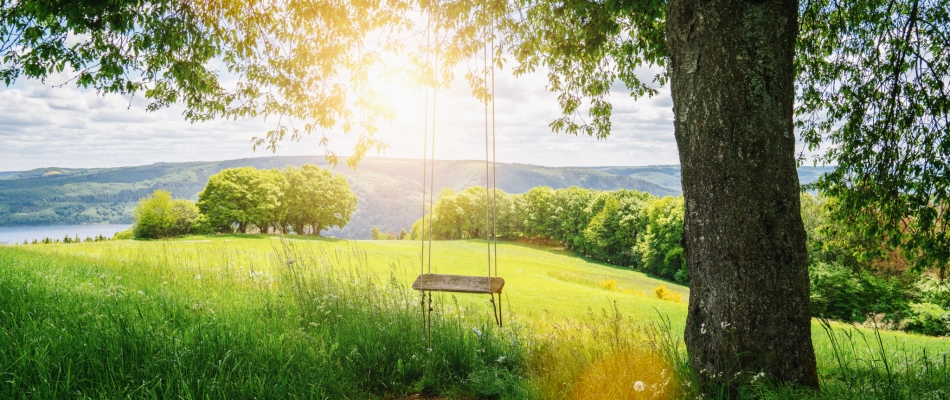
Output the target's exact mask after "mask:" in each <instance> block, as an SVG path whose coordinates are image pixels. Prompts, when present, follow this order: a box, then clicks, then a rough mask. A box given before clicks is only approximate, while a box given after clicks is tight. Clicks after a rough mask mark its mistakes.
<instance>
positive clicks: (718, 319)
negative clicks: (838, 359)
mask: <svg viewBox="0 0 950 400" xmlns="http://www.w3.org/2000/svg"><path fill="white" fill-rule="evenodd" d="M666 29H667V32H666V35H667V41H668V42H667V43H668V46H669V66H668V67H669V73H670V79H671V81H670V82H671V86H670V87H671V92H672V95H673V113H674V118H675V122H674V125H675V135H676V142H677V145H678V147H679V156H680V163H681V165H682V179H683V197H684V198H685V203H686V204H685V224H684V229H683V247H684V249H685V254H686V260H687V261H686V262H687V266H688V268H689V279H690V285H691V288H690V299H689V315H688V317H687V320H686V324H687V326H686V331H685V334H684V335H685V341H686V347H687V349H688V350H689V354H690V361H691V363H692V367H693V369H694V371H696V372H697V373H698V375H699V378H700V381H701V383H703V384H704V385H709V386H707V388H721V387H723V386H725V388H726V390H727V393H729V395H730V396H735V395H736V394H737V393H736V391H735V389H736V387H737V386H738V385H739V384H741V383H742V382H744V381H748V380H749V379H750V378H751V377H752V376H753V375H754V374H756V373H758V372H764V373H765V375H766V376H767V377H768V379H770V380H772V381H773V382H792V383H796V384H799V385H804V386H810V387H814V388H817V387H818V374H817V370H816V366H815V352H814V349H813V347H812V342H811V318H810V316H809V283H808V265H807V253H806V250H805V230H804V226H803V224H802V219H801V214H800V203H799V193H800V187H799V181H798V174H797V170H796V169H797V164H796V160H795V136H794V127H793V107H794V99H795V87H794V78H795V72H794V67H793V61H794V55H795V40H796V37H797V35H798V1H797V0H762V1H742V0H720V1H699V0H670V1H669V3H668V4H667V27H666Z"/></svg>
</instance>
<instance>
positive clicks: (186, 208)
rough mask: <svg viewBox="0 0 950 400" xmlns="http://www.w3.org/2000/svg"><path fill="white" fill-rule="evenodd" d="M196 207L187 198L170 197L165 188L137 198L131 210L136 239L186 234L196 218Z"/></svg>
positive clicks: (189, 231) (190, 229)
mask: <svg viewBox="0 0 950 400" xmlns="http://www.w3.org/2000/svg"><path fill="white" fill-rule="evenodd" d="M199 215H200V214H199V212H198V207H197V206H195V205H194V203H192V202H190V201H188V200H182V199H176V200H173V199H172V194H171V193H170V192H168V191H165V190H156V191H155V192H153V193H152V194H151V195H150V196H148V197H145V198H143V199H141V200H139V203H138V204H137V205H136V206H135V210H133V211H132V217H133V218H135V225H134V226H133V227H132V232H133V233H134V236H135V238H136V239H158V238H165V237H173V236H180V235H187V234H189V233H191V231H192V227H193V226H194V225H195V222H196V221H197V220H198V216H199Z"/></svg>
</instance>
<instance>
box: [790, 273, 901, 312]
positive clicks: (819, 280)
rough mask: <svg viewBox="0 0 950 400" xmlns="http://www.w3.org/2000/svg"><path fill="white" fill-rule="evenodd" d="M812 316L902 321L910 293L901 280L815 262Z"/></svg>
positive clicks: (812, 284)
mask: <svg viewBox="0 0 950 400" xmlns="http://www.w3.org/2000/svg"><path fill="white" fill-rule="evenodd" d="M808 275H809V279H810V281H811V313H812V316H815V317H819V318H830V319H837V320H841V321H847V322H863V321H865V320H866V319H867V317H868V316H869V315H872V314H884V319H885V320H888V321H892V322H896V321H899V320H900V319H901V318H902V317H903V315H904V314H905V313H906V312H907V310H908V304H909V303H910V300H911V292H910V290H909V288H908V287H907V286H909V285H908V283H907V282H905V281H903V280H902V279H901V278H900V277H891V276H876V275H874V274H871V273H870V272H868V271H865V270H858V271H854V270H851V269H850V268H848V267H845V266H843V265H841V264H838V263H824V262H816V263H812V265H810V266H809V268H808Z"/></svg>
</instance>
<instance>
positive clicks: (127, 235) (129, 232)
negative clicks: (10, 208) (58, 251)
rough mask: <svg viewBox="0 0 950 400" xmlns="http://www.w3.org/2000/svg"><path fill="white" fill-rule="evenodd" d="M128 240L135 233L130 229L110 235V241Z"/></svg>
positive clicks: (133, 237)
mask: <svg viewBox="0 0 950 400" xmlns="http://www.w3.org/2000/svg"><path fill="white" fill-rule="evenodd" d="M129 239H135V231H134V230H132V229H131V228H130V229H126V230H124V231H121V232H116V233H115V235H112V240H129ZM47 240H48V239H47ZM45 243H49V242H48V241H46V242H45Z"/></svg>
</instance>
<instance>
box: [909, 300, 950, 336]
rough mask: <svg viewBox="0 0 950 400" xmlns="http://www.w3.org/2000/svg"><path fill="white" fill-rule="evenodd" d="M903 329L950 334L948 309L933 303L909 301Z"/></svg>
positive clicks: (942, 334)
mask: <svg viewBox="0 0 950 400" xmlns="http://www.w3.org/2000/svg"><path fill="white" fill-rule="evenodd" d="M904 330H906V331H908V332H915V333H921V334H924V335H931V336H950V311H948V310H947V309H945V308H943V307H941V306H939V305H937V304H933V303H911V304H910V312H909V313H908V318H907V321H906V322H905V325H904Z"/></svg>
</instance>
